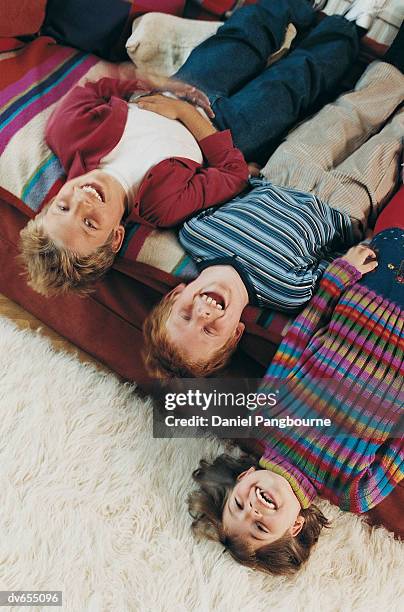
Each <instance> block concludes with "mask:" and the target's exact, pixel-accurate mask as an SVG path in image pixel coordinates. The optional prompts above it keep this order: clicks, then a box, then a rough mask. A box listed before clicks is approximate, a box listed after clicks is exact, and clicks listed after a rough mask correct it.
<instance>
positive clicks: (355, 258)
mask: <svg viewBox="0 0 404 612" xmlns="http://www.w3.org/2000/svg"><path fill="white" fill-rule="evenodd" d="M342 259H345V261H347V262H348V263H350V264H351V265H352V266H354V267H355V268H356V269H357V270H359V272H360V273H361V274H367V272H371V271H372V270H374V269H375V268H376V267H377V260H376V253H375V252H374V251H373V250H372V249H371V248H369V247H368V246H366V245H364V244H358V245H357V246H354V247H352V248H351V249H349V251H348V252H347V253H346V255H344V257H343V258H342Z"/></svg>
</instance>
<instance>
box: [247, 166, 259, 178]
mask: <svg viewBox="0 0 404 612" xmlns="http://www.w3.org/2000/svg"><path fill="white" fill-rule="evenodd" d="M247 166H248V172H249V173H250V176H255V177H257V176H259V175H260V174H261V166H259V165H258V164H256V163H255V162H250V163H249V164H247Z"/></svg>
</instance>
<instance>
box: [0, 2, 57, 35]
mask: <svg viewBox="0 0 404 612" xmlns="http://www.w3.org/2000/svg"><path fill="white" fill-rule="evenodd" d="M45 8H46V0H35V2H32V0H0V9H1V10H0V14H1V19H0V37H1V38H14V37H16V36H28V35H29V34H36V33H37V32H39V30H40V29H41V26H42V24H43V21H44V18H45Z"/></svg>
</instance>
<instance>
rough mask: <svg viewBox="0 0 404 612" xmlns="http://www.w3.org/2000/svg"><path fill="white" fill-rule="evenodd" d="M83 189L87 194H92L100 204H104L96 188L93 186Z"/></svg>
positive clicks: (85, 186)
mask: <svg viewBox="0 0 404 612" xmlns="http://www.w3.org/2000/svg"><path fill="white" fill-rule="evenodd" d="M81 189H82V190H83V191H86V192H87V193H92V194H93V195H95V197H96V198H97V199H98V200H99V201H100V202H102V198H101V196H100V194H99V193H98V191H97V190H96V189H94V187H91V185H83V186H82V188H81Z"/></svg>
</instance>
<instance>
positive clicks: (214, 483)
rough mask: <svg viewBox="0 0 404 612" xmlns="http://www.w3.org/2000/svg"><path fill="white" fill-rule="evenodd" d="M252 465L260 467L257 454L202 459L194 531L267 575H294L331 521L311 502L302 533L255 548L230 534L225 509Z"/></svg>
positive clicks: (192, 507) (191, 504)
mask: <svg viewBox="0 0 404 612" xmlns="http://www.w3.org/2000/svg"><path fill="white" fill-rule="evenodd" d="M252 466H253V467H256V468H257V467H258V463H257V460H256V459H255V458H254V457H250V456H247V457H241V458H234V457H231V456H229V455H225V454H223V455H220V456H219V457H217V458H216V459H215V460H214V461H213V462H212V463H209V462H208V461H205V460H202V461H201V462H200V464H199V468H198V469H196V470H195V471H194V472H193V474H192V476H193V478H194V480H195V482H197V483H198V485H199V487H200V488H199V490H196V491H193V492H192V493H191V494H190V495H189V497H188V508H189V512H190V514H191V516H192V518H193V522H192V530H193V532H194V534H195V535H196V536H198V537H205V538H208V539H210V540H214V541H216V542H220V543H221V544H223V546H224V547H225V549H226V550H228V552H229V553H230V554H231V556H232V557H233V558H234V559H235V560H236V561H238V562H239V563H241V564H242V565H246V566H247V567H251V568H252V569H256V570H259V571H262V572H265V573H268V574H278V575H279V574H282V575H290V574H294V573H295V572H296V571H297V570H298V569H300V567H301V566H302V564H303V563H304V562H305V561H307V559H308V558H309V555H310V552H311V548H312V546H313V545H314V544H315V543H316V542H317V540H318V537H319V535H320V532H321V530H322V528H323V527H329V521H328V520H327V519H326V517H325V516H324V514H323V513H322V512H321V510H320V509H319V508H317V506H315V505H314V504H312V505H311V506H309V508H306V509H301V510H300V516H303V517H304V523H303V527H302V529H301V531H300V533H298V534H297V535H296V536H294V537H293V536H292V535H284V536H282V537H281V538H279V539H278V540H276V541H275V542H272V543H271V544H267V545H265V546H262V547H261V548H259V549H258V550H255V551H252V550H251V548H249V547H248V546H247V545H246V544H245V543H244V542H243V541H242V539H241V538H232V537H229V536H228V535H227V534H226V533H225V531H224V529H223V524H222V514H223V509H224V506H225V503H226V501H227V498H228V496H229V494H230V492H231V491H232V489H233V488H234V485H235V484H236V481H237V477H238V476H239V475H240V474H241V473H242V472H244V471H246V470H248V469H249V468H250V467H252Z"/></svg>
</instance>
